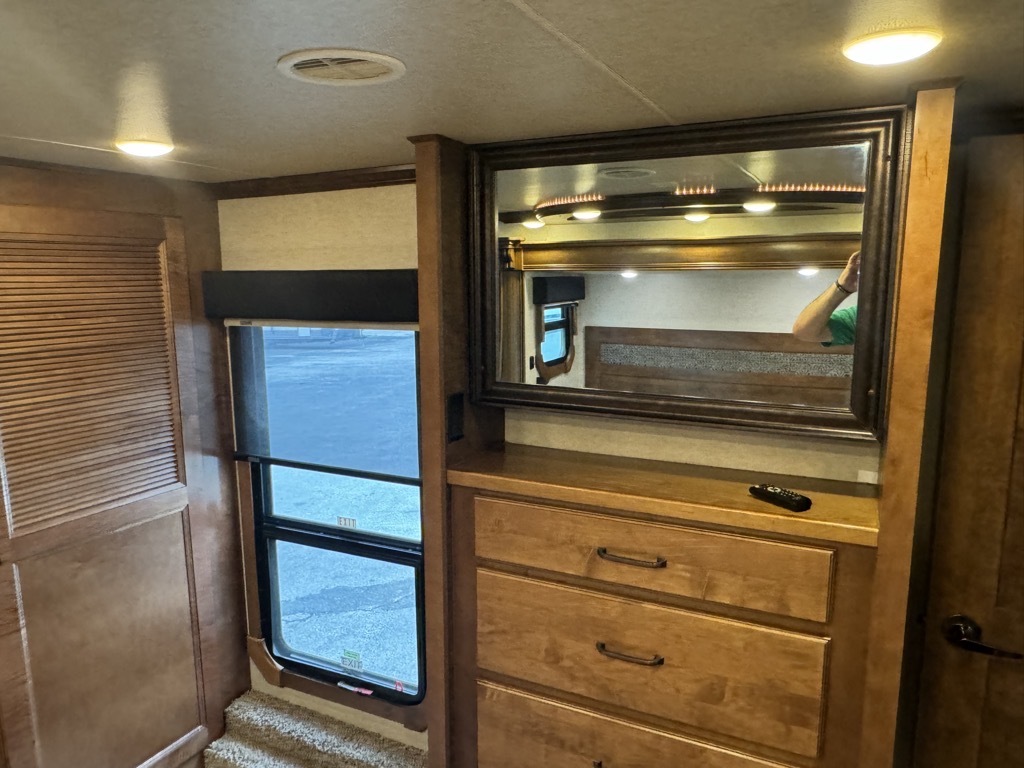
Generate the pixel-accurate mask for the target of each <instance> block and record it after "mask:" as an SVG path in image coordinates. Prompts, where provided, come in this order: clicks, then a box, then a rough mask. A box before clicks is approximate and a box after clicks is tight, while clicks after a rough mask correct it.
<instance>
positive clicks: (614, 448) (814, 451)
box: [505, 408, 879, 483]
mask: <svg viewBox="0 0 1024 768" xmlns="http://www.w3.org/2000/svg"><path fill="white" fill-rule="evenodd" d="M505 439H506V440H507V441H508V442H510V443H518V444H521V445H535V446H538V447H542V448H560V449H562V450H566V451H582V452H584V453H601V454H607V455H610V456H628V457H631V458H637V459H652V460H656V461H674V462H680V463H683V464H700V465H703V466H708V467H725V468H729V469H748V470H750V471H752V472H766V473H772V474H783V475H799V476H801V477H820V478H825V479H829V480H845V481H850V482H862V483H877V482H878V467H879V447H878V444H877V443H875V442H873V441H856V442H854V441H846V440H829V439H825V438H809V437H799V436H796V435H775V434H770V433H767V432H765V433H760V432H743V431H740V430H736V429H713V428H710V427H698V426H693V425H683V424H676V423H673V422H651V421H633V420H629V419H619V418H613V417H609V416H577V415H572V414H562V413H547V412H540V411H527V410H519V409H515V408H509V409H507V411H506V417H505Z"/></svg>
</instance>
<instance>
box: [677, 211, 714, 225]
mask: <svg viewBox="0 0 1024 768" xmlns="http://www.w3.org/2000/svg"><path fill="white" fill-rule="evenodd" d="M683 218H684V219H686V220H687V221H692V222H694V223H695V224H699V223H700V222H702V221H707V220H708V219H710V218H711V214H710V213H708V212H707V211H690V212H689V213H684V214H683Z"/></svg>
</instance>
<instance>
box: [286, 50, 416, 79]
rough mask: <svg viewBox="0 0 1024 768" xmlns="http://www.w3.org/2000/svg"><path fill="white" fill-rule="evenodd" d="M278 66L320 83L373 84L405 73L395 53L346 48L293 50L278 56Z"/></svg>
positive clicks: (289, 75) (289, 74)
mask: <svg viewBox="0 0 1024 768" xmlns="http://www.w3.org/2000/svg"><path fill="white" fill-rule="evenodd" d="M277 68H278V69H279V70H280V71H281V72H283V73H284V74H286V75H288V77H294V78H295V79H297V80H304V81H306V82H307V83H318V84H320V85H370V84H371V83H383V82H386V81H388V80H395V79H397V78H399V77H401V76H402V75H403V74H405V65H404V64H403V63H402V62H400V61H399V60H398V59H396V58H393V57H392V56H385V55H384V54H382V53H371V52H369V51H354V50H350V49H347V48H316V49H312V50H306V51H294V52H292V53H288V54H285V55H284V56H282V57H281V58H280V59H278V60H277Z"/></svg>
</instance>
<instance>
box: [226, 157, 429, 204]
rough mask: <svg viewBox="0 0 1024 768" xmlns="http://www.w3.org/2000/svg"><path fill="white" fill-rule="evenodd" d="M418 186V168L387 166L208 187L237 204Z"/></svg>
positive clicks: (229, 182)
mask: <svg viewBox="0 0 1024 768" xmlns="http://www.w3.org/2000/svg"><path fill="white" fill-rule="evenodd" d="M415 182H416V166H414V165H385V166H378V167H376V168H356V169H352V170H346V171H324V172H321V173H305V174H301V175H298V176H274V177H269V178H262V179H243V180H241V181H222V182H219V183H214V184H209V185H207V186H208V187H209V189H210V191H211V192H212V193H213V195H214V197H216V198H217V199H218V200H235V199H239V198H245V197H274V196H277V195H302V194H308V193H310V192H337V191H338V190H342V189H363V188H366V187H390V186H394V185H396V184H414V183H415Z"/></svg>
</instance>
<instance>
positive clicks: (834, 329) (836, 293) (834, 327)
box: [793, 251, 860, 346]
mask: <svg viewBox="0 0 1024 768" xmlns="http://www.w3.org/2000/svg"><path fill="white" fill-rule="evenodd" d="M859 283H860V251H855V252H854V253H853V254H851V256H850V259H849V260H848V261H847V262H846V267H844V268H843V271H842V274H840V275H839V278H838V279H837V280H836V281H835V282H834V283H832V284H831V285H830V286H829V287H828V288H826V289H825V291H824V292H823V293H822V294H821V295H820V296H818V298H816V299H815V300H814V301H812V302H811V303H810V304H808V305H807V306H806V307H804V310H803V311H802V312H801V313H800V314H799V316H798V317H797V318H796V321H795V322H794V323H793V335H794V336H796V337H797V338H798V339H800V340H801V341H818V342H821V343H822V344H823V345H825V346H833V345H835V346H842V345H849V344H853V342H854V339H855V337H856V333H857V306H856V305H854V306H852V307H844V308H842V309H839V308H838V307H839V305H840V304H842V303H843V301H844V300H845V299H846V298H847V297H848V296H850V295H852V294H854V293H856V291H857V287H858V285H859Z"/></svg>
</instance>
